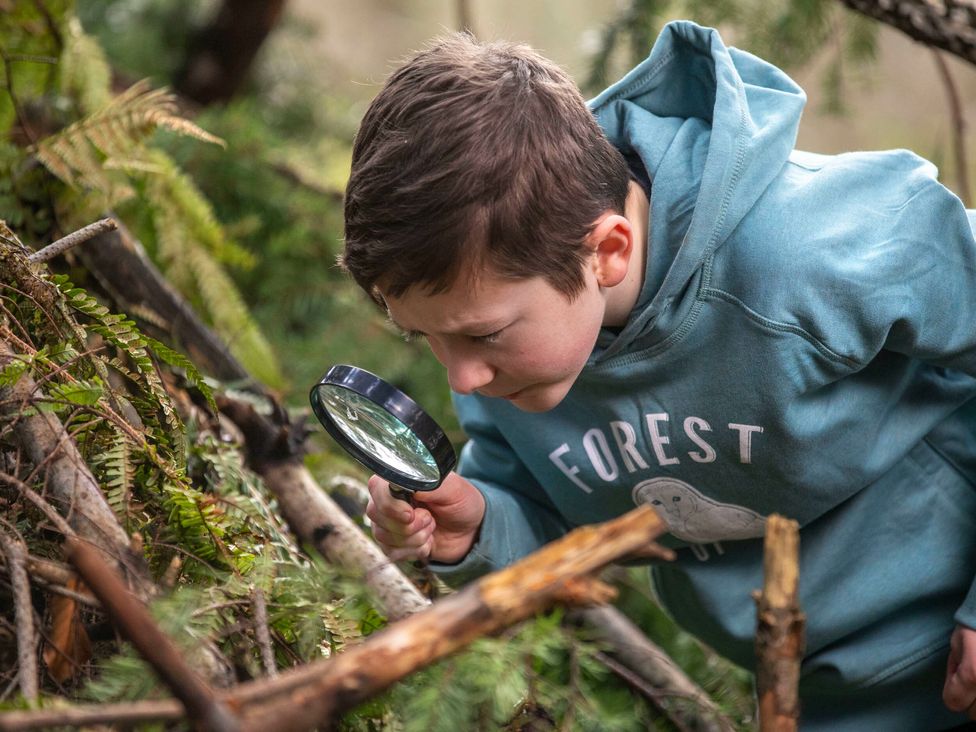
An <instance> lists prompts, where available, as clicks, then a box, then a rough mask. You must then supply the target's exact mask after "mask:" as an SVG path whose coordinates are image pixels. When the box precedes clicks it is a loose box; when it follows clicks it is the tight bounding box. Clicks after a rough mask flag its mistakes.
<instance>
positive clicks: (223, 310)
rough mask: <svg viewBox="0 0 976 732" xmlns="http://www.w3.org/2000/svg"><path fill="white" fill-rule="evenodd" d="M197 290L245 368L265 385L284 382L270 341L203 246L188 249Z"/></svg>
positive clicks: (231, 283) (231, 282)
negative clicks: (201, 247)
mask: <svg viewBox="0 0 976 732" xmlns="http://www.w3.org/2000/svg"><path fill="white" fill-rule="evenodd" d="M187 260H188V263H189V264H190V270H191V272H192V273H193V277H194V280H195V282H196V286H197V291H198V292H199V293H200V297H201V299H202V300H203V302H204V304H205V305H206V308H207V312H208V314H209V315H210V317H211V319H212V320H213V322H214V325H215V327H216V328H217V330H218V332H220V333H221V334H222V335H223V336H224V338H225V339H226V341H227V343H228V345H229V346H230V349H231V352H232V353H233V354H234V355H235V356H236V357H237V358H239V359H240V360H241V363H243V364H244V366H245V368H247V370H248V371H250V372H251V373H252V374H254V376H255V377H256V378H257V379H258V380H259V381H262V382H264V383H265V384H270V385H280V384H281V383H282V381H283V379H282V376H281V372H280V370H279V368H278V363H277V359H276V358H275V355H274V351H273V350H272V349H271V344H270V343H268V341H267V340H266V339H265V337H264V334H262V333H261V330H260V328H258V325H257V323H256V322H255V321H254V319H253V318H252V317H251V314H250V313H249V312H248V309H247V305H245V303H244V300H243V298H242V297H241V295H240V293H239V292H238V290H237V288H236V287H235V286H234V283H233V281H232V280H231V279H230V277H229V276H228V275H227V273H226V272H225V271H224V270H223V269H222V268H221V267H220V266H219V265H218V264H217V263H216V262H215V261H214V260H213V259H212V258H211V257H210V256H209V255H208V254H207V253H206V252H205V251H203V250H202V249H199V248H194V249H190V250H189V251H188V252H187Z"/></svg>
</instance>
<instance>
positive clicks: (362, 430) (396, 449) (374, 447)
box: [309, 365, 457, 505]
mask: <svg viewBox="0 0 976 732" xmlns="http://www.w3.org/2000/svg"><path fill="white" fill-rule="evenodd" d="M309 401H311V403H312V411H313V412H315V416H316V417H318V420H319V422H321V423H322V426H323V427H325V429H326V431H327V432H328V433H329V434H330V435H331V436H332V438H333V439H334V440H335V441H336V442H338V443H339V445H340V446H341V447H342V448H343V449H344V450H345V451H346V452H348V453H349V454H350V455H352V456H353V457H354V458H355V459H356V460H358V461H359V462H360V463H362V464H363V465H364V466H365V467H366V468H367V469H368V470H371V471H372V472H373V473H375V474H376V475H378V476H380V477H381V478H383V479H385V480H387V481H389V483H390V493H391V494H392V495H393V497H394V498H399V499H400V500H403V501H406V502H408V503H410V504H411V505H413V493H414V491H432V490H434V489H435V488H437V487H438V486H439V485H440V484H441V482H442V481H443V480H444V478H445V477H447V474H448V473H450V472H451V470H452V469H453V468H454V465H455V463H456V462H457V458H456V456H455V454H454V448H453V447H452V446H451V442H450V440H448V439H447V435H445V434H444V430H442V429H441V428H440V426H439V425H438V424H437V422H435V421H434V418H433V417H431V416H430V415H429V414H427V412H425V411H424V410H423V409H421V407H420V405H418V404H417V403H416V402H415V401H414V400H413V399H411V398H410V397H408V396H407V395H406V394H404V393H403V392H402V391H400V390H399V389H397V388H396V387H395V386H393V385H392V384H390V383H388V382H386V381H384V380H383V379H381V378H380V377H379V376H376V375H375V374H372V373H370V372H369V371H366V370H364V369H360V368H357V367H355V366H347V365H338V366H333V367H332V368H330V369H329V370H328V371H327V372H326V374H325V376H323V377H322V379H321V380H320V381H319V382H318V383H317V384H316V385H315V386H313V387H312V390H311V392H310V393H309Z"/></svg>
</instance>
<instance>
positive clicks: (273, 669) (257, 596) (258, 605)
mask: <svg viewBox="0 0 976 732" xmlns="http://www.w3.org/2000/svg"><path fill="white" fill-rule="evenodd" d="M251 607H252V608H253V611H254V617H253V618H252V620H251V622H252V623H253V625H254V637H255V638H256V639H257V642H258V648H260V649H261V663H262V664H264V672H265V673H266V674H267V675H268V676H270V677H275V676H277V675H278V666H277V664H275V657H274V648H273V647H272V646H271V633H270V632H269V631H268V605H267V603H266V602H265V600H264V591H263V590H262V589H261V588H260V587H253V588H251Z"/></svg>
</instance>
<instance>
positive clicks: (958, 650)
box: [942, 626, 976, 719]
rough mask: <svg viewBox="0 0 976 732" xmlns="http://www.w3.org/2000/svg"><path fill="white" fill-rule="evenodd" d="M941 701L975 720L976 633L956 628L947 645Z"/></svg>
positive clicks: (967, 629) (963, 628)
mask: <svg viewBox="0 0 976 732" xmlns="http://www.w3.org/2000/svg"><path fill="white" fill-rule="evenodd" d="M942 700H943V702H945V705H946V706H947V707H948V708H949V709H951V710H952V711H954V712H965V711H967V710H968V711H969V717H970V719H976V631H974V630H971V629H969V628H966V627H963V626H957V627H956V630H955V632H954V633H953V634H952V639H951V641H950V644H949V660H948V662H947V663H946V682H945V687H943V690H942Z"/></svg>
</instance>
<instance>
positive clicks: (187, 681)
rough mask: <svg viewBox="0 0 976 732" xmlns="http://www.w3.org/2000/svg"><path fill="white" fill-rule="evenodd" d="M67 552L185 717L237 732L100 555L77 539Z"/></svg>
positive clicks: (233, 719)
mask: <svg viewBox="0 0 976 732" xmlns="http://www.w3.org/2000/svg"><path fill="white" fill-rule="evenodd" d="M65 553H66V554H67V557H68V559H69V560H70V561H71V563H72V564H73V565H74V566H75V569H77V570H78V574H80V575H81V577H82V578H83V579H84V580H85V583H86V584H87V585H88V587H89V588H90V589H91V591H92V593H94V595H95V596H96V597H97V598H98V600H99V601H100V602H101V603H102V606H103V607H104V608H105V611H106V612H107V613H108V615H109V617H110V618H111V619H112V622H113V623H114V624H115V626H116V627H117V628H118V629H119V630H120V631H121V632H122V634H123V635H124V636H125V637H126V638H128V639H129V641H130V642H131V643H132V645H134V646H135V647H136V650H137V651H139V653H140V655H141V656H142V657H143V658H145V659H146V660H147V661H148V662H149V663H150V665H151V666H152V667H153V669H155V671H156V673H158V674H159V676H160V678H161V679H162V680H163V682H164V683H165V684H166V685H167V686H168V687H169V688H170V690H171V691H172V692H173V694H174V696H176V697H177V698H178V699H179V700H180V701H181V702H183V706H184V707H186V713H187V716H188V717H189V718H190V719H191V720H192V721H194V722H195V723H197V725H198V726H199V727H200V728H202V729H204V730H212V731H213V732H236V730H237V729H238V725H237V719H236V717H235V716H234V715H233V714H232V713H231V712H230V711H229V710H228V709H227V708H226V707H225V706H224V704H223V703H221V702H220V701H218V700H217V698H216V696H215V695H214V693H213V691H212V690H211V689H210V687H209V686H208V685H207V684H206V682H204V681H203V679H201V678H200V677H199V676H197V674H196V673H195V672H194V671H193V670H192V669H191V668H190V667H189V666H188V665H187V664H186V662H185V661H184V660H183V657H182V656H180V654H179V651H177V650H176V648H175V647H174V646H173V644H172V642H171V641H170V640H169V638H168V637H166V635H165V634H164V633H163V632H162V631H161V630H160V629H159V627H158V626H157V625H156V622H155V621H154V620H153V618H152V616H151V615H150V614H149V611H148V610H146V608H145V606H144V605H142V603H140V602H139V601H138V600H137V599H136V598H135V597H133V595H132V594H130V592H129V591H128V589H126V587H125V585H124V584H123V583H122V581H121V580H120V579H119V578H118V576H116V574H115V573H114V572H113V571H112V569H111V568H110V567H109V565H108V564H106V563H105V561H104V560H103V559H102V558H101V556H100V555H99V553H98V552H96V551H95V550H94V549H92V548H91V547H90V546H89V545H88V544H86V543H85V542H83V541H79V540H77V539H68V540H67V541H66V542H65Z"/></svg>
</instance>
